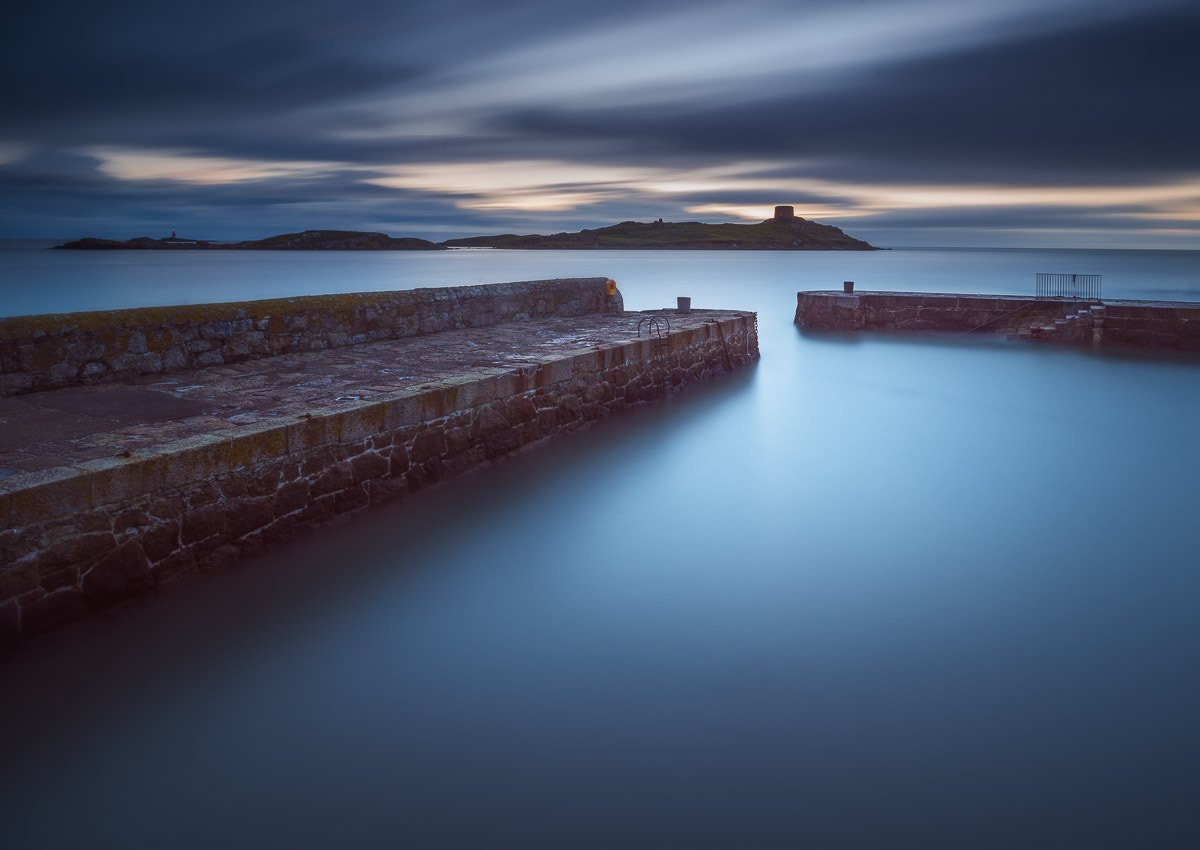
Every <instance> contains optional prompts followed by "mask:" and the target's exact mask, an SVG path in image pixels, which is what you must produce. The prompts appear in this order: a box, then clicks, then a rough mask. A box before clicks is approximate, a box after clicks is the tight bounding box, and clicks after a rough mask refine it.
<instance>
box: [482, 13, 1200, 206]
mask: <svg viewBox="0 0 1200 850" xmlns="http://www.w3.org/2000/svg"><path fill="white" fill-rule="evenodd" d="M1198 43H1200V13H1198V12H1186V11H1181V10H1176V11H1174V12H1172V13H1169V14H1159V15H1154V16H1152V17H1150V18H1147V19H1145V20H1141V21H1135V22H1129V21H1121V22H1117V23H1109V24H1105V25H1103V26H1096V27H1089V28H1087V29H1083V30H1079V31H1073V32H1068V33H1060V34H1056V35H1053V36H1050V37H1039V38H1031V39H1025V40H1022V41H1020V42H1018V43H1010V44H1003V45H998V46H995V47H991V48H987V49H981V50H970V51H964V52H961V53H957V54H954V55H949V56H939V57H936V58H933V59H924V60H919V61H911V62H905V63H902V64H898V65H895V66H891V67H880V68H878V69H876V70H875V71H873V72H872V73H871V74H869V75H867V76H866V77H865V78H864V77H861V76H856V77H854V78H852V79H848V80H846V81H845V82H844V83H840V84H839V83H834V84H832V85H831V86H830V87H829V88H827V89H825V90H822V91H819V92H816V93H805V94H801V95H797V96H788V95H781V96H777V97H772V98H759V99H754V100H752V101H751V102H749V103H742V104H728V105H724V104H723V105H721V106H719V107H717V108H711V109H696V108H694V107H692V106H691V105H690V104H689V105H688V106H687V107H685V108H682V109H670V108H666V109H664V108H662V107H653V108H651V107H647V108H638V109H628V110H622V109H615V108H614V109H606V110H597V111H588V110H580V109H563V110H554V109H545V110H529V111H525V112H520V113H516V114H512V115H509V116H504V117H502V118H500V119H498V121H499V122H500V126H501V127H502V128H504V129H507V130H509V131H512V132H517V133H522V134H528V135H530V136H532V137H535V138H547V137H557V138H563V139H571V138H589V139H597V138H601V139H603V138H607V139H614V140H615V139H622V140H626V141H628V142H630V143H631V144H634V145H636V146H637V148H638V149H639V150H640V151H642V153H643V155H644V156H647V157H651V158H665V157H669V156H671V155H676V154H685V155H688V156H696V155H697V154H700V153H704V154H709V155H713V156H721V157H727V158H735V157H745V158H754V157H759V158H766V157H769V158H788V157H790V158H797V159H804V160H811V159H816V160H819V161H821V162H822V164H823V166H824V167H825V169H827V170H826V171H825V172H824V174H825V176H837V177H853V178H856V179H859V180H862V179H866V180H913V179H916V180H924V179H931V178H937V179H941V180H945V179H947V178H951V179H971V178H974V179H998V180H1021V181H1027V180H1032V181H1034V182H1044V181H1047V180H1050V181H1054V182H1060V181H1062V180H1063V179H1064V178H1067V179H1070V178H1071V177H1073V176H1074V175H1075V174H1084V175H1087V177H1088V178H1089V179H1096V178H1098V179H1101V180H1108V181H1113V180H1122V179H1129V178H1130V177H1134V176H1137V175H1165V174H1173V173H1176V172H1180V171H1189V170H1195V169H1196V167H1197V165H1198V164H1200V163H1198V155H1197V150H1200V110H1197V109H1195V108H1193V107H1192V106H1191V104H1193V103H1194V102H1195V98H1196V86H1197V82H1198V81H1200V50H1197V49H1196V48H1195V45H1196V44H1198Z"/></svg>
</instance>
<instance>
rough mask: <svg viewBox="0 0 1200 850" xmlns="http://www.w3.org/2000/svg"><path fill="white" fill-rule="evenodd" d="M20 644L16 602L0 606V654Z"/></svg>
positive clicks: (18, 614)
mask: <svg viewBox="0 0 1200 850" xmlns="http://www.w3.org/2000/svg"><path fill="white" fill-rule="evenodd" d="M20 643H21V610H20V608H18V607H17V603H16V600H13V601H12V602H7V603H5V604H3V605H0V652H4V651H7V650H11V649H13V648H14V647H16V646H18V645H19V644H20Z"/></svg>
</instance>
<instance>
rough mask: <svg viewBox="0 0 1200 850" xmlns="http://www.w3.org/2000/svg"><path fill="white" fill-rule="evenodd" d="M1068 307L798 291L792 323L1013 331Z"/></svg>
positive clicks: (928, 295) (987, 298) (996, 299)
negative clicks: (794, 321)
mask: <svg viewBox="0 0 1200 850" xmlns="http://www.w3.org/2000/svg"><path fill="white" fill-rule="evenodd" d="M1069 303H1070V304H1071V305H1076V302H1069ZM1067 304H1068V302H1057V301H1041V302H1039V301H1037V300H1036V299H1033V298H1019V297H1017V296H1012V295H954V294H941V293H935V292H856V293H853V294H847V293H843V292H832V291H831V292H799V293H797V295H796V324H798V325H800V326H801V327H803V328H811V329H814V330H844V331H860V330H906V331H958V332H963V331H969V330H972V329H975V328H979V329H980V330H981V331H982V330H987V331H994V332H1000V331H1009V330H1015V329H1016V328H1017V327H1019V326H1020V325H1021V324H1023V323H1025V322H1028V321H1031V320H1033V319H1034V318H1035V317H1036V318H1041V317H1049V316H1054V317H1058V316H1060V315H1062V314H1063V313H1064V312H1065V309H1066V306H1067ZM1076 306H1078V305H1076ZM981 325H982V326H983V327H980V326H981Z"/></svg>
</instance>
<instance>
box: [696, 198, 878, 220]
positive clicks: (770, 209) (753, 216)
mask: <svg viewBox="0 0 1200 850" xmlns="http://www.w3.org/2000/svg"><path fill="white" fill-rule="evenodd" d="M780 205H783V206H790V207H792V208H793V209H794V210H795V214H796V217H797V218H807V219H812V218H816V217H818V216H819V217H822V218H861V217H862V216H869V215H876V214H877V213H878V212H879V211H878V210H866V209H852V208H850V209H848V208H846V207H839V206H834V205H832V204H786V203H784V202H782V201H781V202H780V204H771V205H769V206H742V205H730V204H704V205H702V206H696V207H684V208H683V211H684V212H689V213H696V214H698V215H705V214H712V215H731V216H734V217H736V218H743V219H746V220H747V221H765V220H766V219H768V218H774V217H775V207H776V206H780Z"/></svg>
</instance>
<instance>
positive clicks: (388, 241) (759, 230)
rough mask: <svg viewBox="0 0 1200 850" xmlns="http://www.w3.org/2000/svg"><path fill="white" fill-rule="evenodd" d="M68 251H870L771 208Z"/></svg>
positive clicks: (85, 243) (148, 242) (82, 246)
mask: <svg viewBox="0 0 1200 850" xmlns="http://www.w3.org/2000/svg"><path fill="white" fill-rule="evenodd" d="M55 247H56V248H66V249H73V250H104V249H117V250H131V249H133V250H155V249H166V250H183V249H186V250H197V249H208V250H222V251H243V250H251V251H444V250H446V249H448V248H525V249H529V248H539V249H553V250H562V249H590V250H595V249H625V250H634V249H664V250H715V251H745V250H760V251H874V250H877V249H876V248H875V246H874V245H869V244H868V243H866V242H863V241H862V240H861V239H855V238H854V237H852V236H847V235H846V234H845V233H843V232H842V230H841V229H840V228H837V227H833V226H832V225H828V224H818V223H817V222H815V221H808V220H807V219H803V218H798V217H797V216H796V213H795V210H794V209H793V208H792V207H787V206H779V207H776V208H775V216H774V218H769V219H767V220H766V221H763V222H759V223H758V224H703V223H701V222H698V221H682V222H675V221H663V220H662V219H661V218H660V219H659V220H658V221H652V222H649V223H643V222H640V221H623V222H621V223H620V224H614V225H611V226H610V227H600V228H597V229H595V230H580V231H579V232H578V233H555V234H553V235H551V236H541V235H538V234H533V235H528V236H518V235H515V234H512V233H505V234H501V235H498V236H470V237H467V238H464V239H447V240H446V241H445V242H430V241H428V240H426V239H413V238H394V237H392V236H388V235H387V234H386V233H364V232H361V231H356V230H306V231H304V232H303V233H285V234H283V235H281V236H272V237H270V238H268V239H255V240H251V241H248V242H217V241H213V240H205V239H182V238H178V237H176V236H175V235H174V234H172V235H171V236H169V237H167V238H166V239H151V238H150V237H148V236H142V237H139V238H137V239H129V240H127V241H125V242H120V241H117V240H115V239H96V238H94V237H88V238H86V239H77V240H75V241H74V242H67V243H65V244H63V245H56V246H55Z"/></svg>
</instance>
